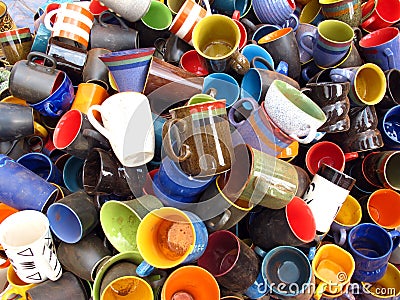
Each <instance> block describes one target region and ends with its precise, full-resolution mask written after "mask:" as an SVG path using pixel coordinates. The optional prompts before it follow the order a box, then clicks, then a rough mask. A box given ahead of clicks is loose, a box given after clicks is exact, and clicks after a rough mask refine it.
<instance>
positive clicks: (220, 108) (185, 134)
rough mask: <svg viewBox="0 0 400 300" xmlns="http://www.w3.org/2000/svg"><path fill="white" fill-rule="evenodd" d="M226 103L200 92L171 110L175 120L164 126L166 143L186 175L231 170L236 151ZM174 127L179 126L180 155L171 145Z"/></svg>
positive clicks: (170, 155)
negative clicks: (186, 102) (234, 150)
mask: <svg viewBox="0 0 400 300" xmlns="http://www.w3.org/2000/svg"><path fill="white" fill-rule="evenodd" d="M225 102H226V101H225V100H215V99H214V98H213V97H211V96H209V95H204V94H198V95H195V96H193V97H192V98H191V99H190V101H189V105H187V106H182V107H178V108H175V109H172V110H170V113H171V114H172V119H170V120H167V122H166V123H165V125H164V127H163V139H164V143H163V146H164V149H165V151H166V153H167V154H168V156H169V157H170V158H171V159H172V160H174V161H177V162H179V164H180V166H181V168H182V170H183V171H184V172H185V173H186V174H188V175H192V176H201V177H208V176H214V175H215V174H219V173H222V172H225V171H227V170H229V168H230V166H231V160H232V153H233V151H232V138H231V135H230V130H229V123H228V120H227V117H226V104H225ZM205 112H207V114H205ZM173 128H178V129H179V133H178V135H179V139H180V141H181V143H180V144H178V149H179V156H178V155H177V154H175V152H174V150H173V148H172V142H171V137H170V136H171V133H172V131H173V130H174V129H173ZM221 154H222V155H221Z"/></svg>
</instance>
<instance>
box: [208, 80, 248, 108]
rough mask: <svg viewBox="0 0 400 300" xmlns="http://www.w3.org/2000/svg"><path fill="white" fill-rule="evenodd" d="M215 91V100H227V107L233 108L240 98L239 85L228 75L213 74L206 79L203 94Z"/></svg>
mask: <svg viewBox="0 0 400 300" xmlns="http://www.w3.org/2000/svg"><path fill="white" fill-rule="evenodd" d="M209 89H215V90H216V95H215V96H214V98H215V99H217V100H220V99H225V100H226V107H227V108H229V107H231V106H232V105H233V104H234V103H235V102H236V100H237V99H239V96H240V87H239V83H238V82H237V81H236V79H235V78H233V77H232V76H230V75H228V74H226V73H213V74H210V75H208V76H206V77H205V78H204V82H203V90H202V93H204V94H205V93H207V91H208V90H209Z"/></svg>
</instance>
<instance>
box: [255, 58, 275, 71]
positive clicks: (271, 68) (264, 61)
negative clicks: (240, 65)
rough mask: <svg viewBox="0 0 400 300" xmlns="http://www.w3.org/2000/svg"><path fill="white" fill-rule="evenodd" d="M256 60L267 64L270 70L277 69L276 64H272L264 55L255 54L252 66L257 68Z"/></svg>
mask: <svg viewBox="0 0 400 300" xmlns="http://www.w3.org/2000/svg"><path fill="white" fill-rule="evenodd" d="M256 61H258V62H260V63H262V64H263V65H264V66H266V67H267V68H268V69H269V70H270V71H275V69H274V66H272V65H271V64H270V63H269V62H268V61H267V60H266V59H265V58H264V57H261V56H255V57H253V59H252V60H251V62H250V67H252V68H256V65H255V63H256Z"/></svg>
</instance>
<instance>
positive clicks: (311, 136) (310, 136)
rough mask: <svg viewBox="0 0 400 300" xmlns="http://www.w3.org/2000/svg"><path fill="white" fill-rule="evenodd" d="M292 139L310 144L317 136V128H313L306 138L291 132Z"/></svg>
mask: <svg viewBox="0 0 400 300" xmlns="http://www.w3.org/2000/svg"><path fill="white" fill-rule="evenodd" d="M289 136H290V137H291V138H292V139H295V140H296V141H298V142H299V143H301V144H309V143H311V142H312V141H313V140H314V139H315V137H316V136H317V129H311V130H310V132H309V133H308V135H307V136H306V137H305V138H299V137H298V136H297V135H295V134H293V133H292V134H290V135H289Z"/></svg>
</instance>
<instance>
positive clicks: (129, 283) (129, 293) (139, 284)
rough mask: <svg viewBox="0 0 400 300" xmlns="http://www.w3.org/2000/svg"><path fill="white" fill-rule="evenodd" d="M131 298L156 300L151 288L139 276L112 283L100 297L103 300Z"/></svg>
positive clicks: (121, 278)
mask: <svg viewBox="0 0 400 300" xmlns="http://www.w3.org/2000/svg"><path fill="white" fill-rule="evenodd" d="M125 297H129V299H132V300H152V299H154V295H153V290H152V289H151V286H150V285H149V284H148V283H147V281H145V280H144V279H142V278H140V277H137V276H122V277H119V278H117V279H115V280H113V281H112V282H110V283H109V284H108V285H107V286H106V287H105V289H104V291H103V293H102V294H101V296H100V299H101V300H107V299H111V298H112V299H116V300H122V299H125Z"/></svg>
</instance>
